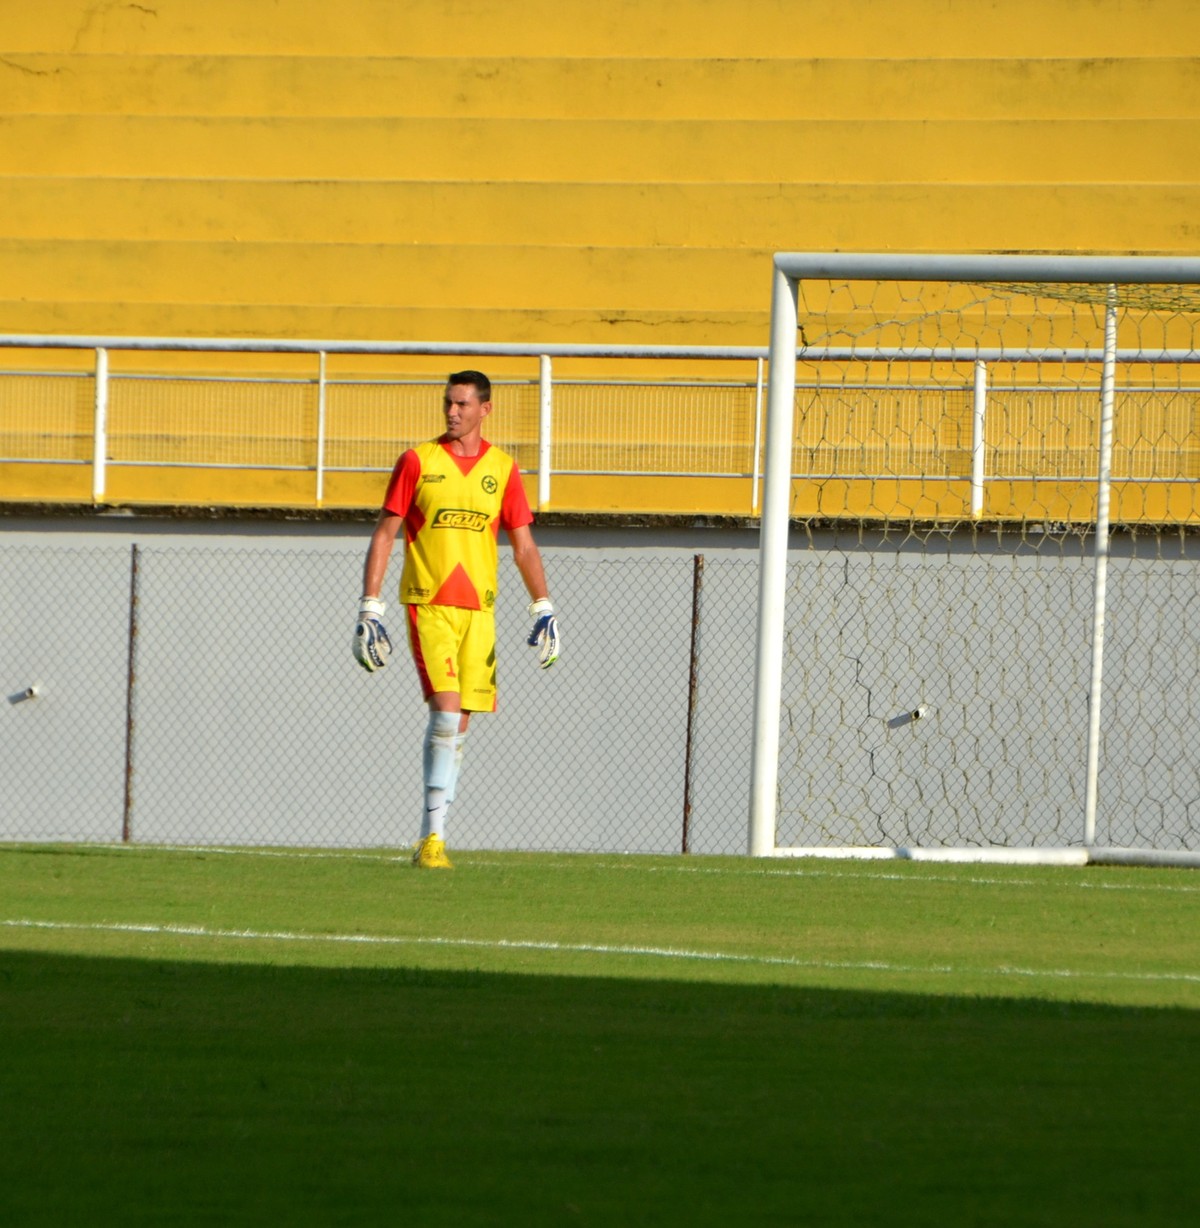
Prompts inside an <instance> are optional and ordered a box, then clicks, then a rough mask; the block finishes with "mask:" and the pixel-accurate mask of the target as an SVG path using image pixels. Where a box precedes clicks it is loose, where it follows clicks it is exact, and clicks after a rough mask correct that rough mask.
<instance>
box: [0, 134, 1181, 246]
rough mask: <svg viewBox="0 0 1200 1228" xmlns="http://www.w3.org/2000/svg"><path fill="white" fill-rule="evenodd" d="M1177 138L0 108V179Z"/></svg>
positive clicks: (905, 166) (893, 159)
mask: <svg viewBox="0 0 1200 1228" xmlns="http://www.w3.org/2000/svg"><path fill="white" fill-rule="evenodd" d="M1189 148H1190V149H1196V148H1200V116H1198V117H1196V118H1192V119H1175V120H1171V119H1165V120H1145V119H1128V120H1061V121H1047V120H957V119H955V120H922V121H915V120H881V121H877V122H868V121H866V120H852V121H834V120H825V121H821V120H809V121H795V120H787V121H782V120H780V121H761V120H754V121H749V120H746V121H739V120H726V121H720V120H680V121H673V122H664V121H660V120H638V121H634V120H575V121H572V120H550V119H528V120H519V119H467V120H462V119H460V120H453V119H394V120H384V119H358V120H351V119H329V118H322V119H268V118H194V117H172V116H117V115H105V116H95V115H53V116H40V115H28V116H0V166H2V167H4V169H5V177H6V178H11V177H20V176H46V177H50V176H73V177H77V178H79V179H81V180H86V181H89V182H91V181H95V180H98V179H105V178H111V179H130V178H145V179H147V180H172V179H193V180H196V181H197V182H198V184H199V186H200V187H201V188H202V189H205V190H206V192H207V194H208V195H210V196H213V197H217V196H218V193H217V190H216V186H215V185H213V187H212V189H211V190H208V184H209V183H210V182H211V181H213V180H239V179H251V180H280V181H295V182H296V185H297V187H298V188H303V187H304V186H306V185H308V184H311V183H313V182H314V181H323V180H343V181H360V182H362V183H370V182H371V181H380V182H383V183H387V184H388V185H389V188H388V190H389V191H390V190H391V185H394V184H395V183H397V182H399V181H405V182H407V183H410V184H414V185H415V190H417V191H424V190H425V188H426V183H427V182H429V181H433V182H436V181H456V182H463V183H468V184H488V183H490V182H493V181H495V180H496V179H497V178H498V177H500V178H502V180H503V182H504V183H505V184H506V185H514V186H516V187H517V188H518V190H521V185H522V184H525V183H539V184H556V183H561V184H563V185H565V186H566V187H567V188H568V190H569V189H570V188H572V187H573V186H574V185H578V184H613V183H616V184H637V185H642V184H645V185H647V186H648V188H649V190H650V191H653V190H654V189H655V186H656V185H658V184H663V183H670V184H697V183H713V184H764V183H767V184H792V183H848V184H856V183H924V182H928V183H994V182H1009V183H1104V182H1108V181H1110V180H1112V179H1113V178H1119V179H1120V180H1121V181H1123V182H1137V181H1143V182H1166V183H1169V182H1172V181H1174V180H1175V179H1176V178H1177V177H1178V175H1179V174H1180V172H1181V171H1185V170H1186V164H1185V163H1182V162H1181V159H1180V151H1181V150H1184V149H1189ZM1100 150H1103V156H1098V151H1100ZM498 172H502V175H498ZM165 190H168V191H182V192H186V191H187V189H186V188H169V189H165ZM229 190H230V185H229V184H223V185H221V192H227V191H229ZM447 203H449V202H447ZM383 204H384V202H382V201H381V202H380V205H383ZM375 207H378V206H375ZM565 207H567V208H570V204H567V205H566V206H565ZM384 208H385V211H386V206H384ZM88 212H89V213H91V212H93V210H91V209H89V210H88ZM3 226H4V215H3V212H2V211H0V229H2V228H3Z"/></svg>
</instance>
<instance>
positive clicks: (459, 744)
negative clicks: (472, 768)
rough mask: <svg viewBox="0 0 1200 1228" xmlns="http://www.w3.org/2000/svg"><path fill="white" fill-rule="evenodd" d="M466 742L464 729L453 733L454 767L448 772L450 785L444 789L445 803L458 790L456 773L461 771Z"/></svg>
mask: <svg viewBox="0 0 1200 1228" xmlns="http://www.w3.org/2000/svg"><path fill="white" fill-rule="evenodd" d="M466 743H467V734H466V731H465V730H464V731H463V732H461V733H456V734H455V735H454V769H453V771H452V772H451V773H450V786H449V788H448V789H447V790H446V805H449V804H450V803H451V802H452V801H454V796H455V794H456V793H457V792H458V774H459V772H461V771H462V762H463V750H464V749H465V747H466Z"/></svg>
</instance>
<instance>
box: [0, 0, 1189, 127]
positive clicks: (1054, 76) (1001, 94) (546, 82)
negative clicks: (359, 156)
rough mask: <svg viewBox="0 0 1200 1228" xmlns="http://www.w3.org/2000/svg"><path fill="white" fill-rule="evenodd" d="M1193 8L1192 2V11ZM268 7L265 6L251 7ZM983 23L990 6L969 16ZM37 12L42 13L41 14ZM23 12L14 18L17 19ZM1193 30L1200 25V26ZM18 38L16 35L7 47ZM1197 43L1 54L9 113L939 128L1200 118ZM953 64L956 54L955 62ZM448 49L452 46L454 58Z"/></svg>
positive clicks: (2, 107) (0, 105) (2, 99)
mask: <svg viewBox="0 0 1200 1228" xmlns="http://www.w3.org/2000/svg"><path fill="white" fill-rule="evenodd" d="M1187 3H1188V5H1191V4H1192V0H1187ZM251 7H252V6H251ZM969 7H970V8H971V10H972V11H974V9H975V8H976V7H977V6H974V5H972V6H969ZM35 11H36V10H35ZM8 16H9V14H6V20H7V18H8ZM1193 24H1195V18H1194V15H1193ZM3 33H4V31H3V30H2V29H0V38H2V36H3ZM1185 44H1186V40H1181V41H1180V43H1179V44H1177V45H1172V46H1169V47H1165V48H1164V49H1163V50H1162V52H1161V54H1159V55H1157V56H1155V57H1150V58H1143V57H1139V56H1138V55H1137V53H1136V51H1134V50H1129V51H1125V50H1124V49H1115V50H1112V51H1111V52H1110V53H1109V54H1108V56H1106V58H1100V59H1097V58H1088V54H1087V53H1086V52H1085V51H1083V50H1082V49H1081V48H1079V47H1078V46H1077V44H1076V42H1075V40H1074V39H1073V38H1072V39H1064V40H1062V41H1059V42H1055V41H1053V40H1051V39H1049V38H1047V39H1045V40H1043V41H1042V42H1041V44H1040V45H1039V47H1038V49H1037V51H1036V53H1034V54H1032V56H1031V58H1028V59H1022V58H1005V57H1004V56H1003V55H1002V54H1001V53H1000V52H999V51H997V50H995V49H994V48H991V47H986V46H982V45H981V46H980V47H978V48H976V49H975V53H974V54H967V55H962V56H958V57H953V56H948V55H945V56H943V55H937V54H936V53H935V47H934V46H933V45H931V44H929V43H928V42H927V43H926V45H925V46H923V47H922V48H921V49H920V50H918V51H916V52H914V53H913V56H912V58H886V57H885V58H882V59H876V58H872V57H871V56H870V55H869V53H868V52H867V51H865V50H863V49H853V48H849V45H847V46H846V47H843V51H847V50H853V51H854V52H855V53H854V54H850V55H847V56H843V57H839V58H814V55H815V53H814V51H813V50H811V49H809V50H806V51H805V52H803V53H802V54H800V55H798V56H797V57H795V58H782V59H761V58H753V59H747V58H738V57H737V56H736V54H735V53H734V52H733V51H732V50H730V51H728V52H726V53H724V54H721V55H720V56H719V57H718V58H709V59H703V58H702V59H691V60H689V59H663V58H661V57H660V56H656V55H651V56H650V57H648V58H644V57H643V56H635V57H632V58H627V59H626V58H621V57H619V56H613V55H611V54H610V55H607V56H600V57H598V58H585V59H580V58H576V57H555V58H548V59H540V58H536V57H533V56H531V55H528V54H526V55H524V56H520V57H514V58H511V59H495V58H485V59H467V60H463V59H461V58H457V57H455V58H432V59H421V58H417V57H414V56H413V55H412V54H411V53H410V52H401V53H400V54H399V55H398V56H397V57H396V58H388V57H385V56H383V54H382V53H379V54H375V55H370V56H367V57H364V58H355V57H351V56H339V55H337V54H335V53H334V52H333V51H332V50H331V49H326V50H325V51H324V54H321V55H312V54H298V55H295V56H289V55H286V54H282V53H281V54H277V55H254V54H248V53H241V54H236V55H234V54H230V55H228V56H223V55H219V54H213V55H198V54H196V53H195V49H194V48H187V49H181V51H180V54H178V55H165V56H164V55H153V54H145V53H142V54H130V53H125V54H112V55H88V54H70V53H67V52H64V51H58V52H54V53H41V54H38V53H29V52H22V51H19V50H15V49H12V48H7V49H0V113H4V114H9V115H53V114H67V115H82V114H97V115H104V114H110V115H154V116H167V115H179V116H195V117H203V116H232V117H239V118H240V117H243V116H248V117H255V116H259V117H295V118H300V117H354V118H364V119H365V118H385V119H394V118H405V117H426V118H444V117H450V118H464V119H465V118H472V117H475V118H483V119H505V118H513V119H536V118H556V119H634V120H645V121H663V120H670V119H710V120H737V119H754V120H795V119H802V120H818V119H834V120H870V121H873V122H874V121H880V120H932V119H1024V120H1036V119H1050V118H1053V119H1111V118H1123V119H1137V118H1152V119H1172V118H1178V119H1188V118H1197V117H1200V88H1198V87H1197V70H1196V54H1200V48H1194V53H1193V54H1191V55H1189V54H1188V53H1187V49H1186V45H1185ZM941 50H942V51H943V52H945V50H946V49H945V48H941ZM443 51H444V48H443Z"/></svg>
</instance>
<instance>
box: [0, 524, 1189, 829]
mask: <svg viewBox="0 0 1200 1228" xmlns="http://www.w3.org/2000/svg"><path fill="white" fill-rule="evenodd" d="M643 540H644V539H643ZM364 543H365V537H364ZM796 544H797V546H798V548H797V549H794V550H793V551H792V553H791V556H790V561H789V591H788V603H787V604H788V612H787V652H786V665H785V675H784V687H783V707H784V729H785V738H784V746H783V754H782V757H781V759H782V762H781V771H780V784H779V797H780V808H779V814H780V842H781V843H789V844H797V845H805V846H817V845H822V844H830V845H845V844H849V843H853V844H883V845H902V846H917V845H925V846H937V845H942V846H954V845H1008V846H1014V847H1024V846H1037V845H1069V844H1079V843H1080V842H1081V839H1082V814H1083V804H1084V802H1083V788H1084V782H1083V777H1084V761H1085V750H1086V739H1087V716H1088V714H1087V694H1088V669H1089V630H1090V620H1091V601H1092V580H1093V564H1092V559H1091V551H1090V543H1089V541H1088V540H1087V538H1085V537H1081V536H1078V535H1076V534H1073V533H1059V534H1057V535H1055V534H1041V535H1035V534H1033V533H1031V532H1030V531H1028V530H1027V531H1025V532H1023V533H1014V534H1012V535H1004V534H1001V535H995V534H993V535H991V536H986V535H977V534H974V533H971V532H969V531H963V532H961V533H956V534H954V533H946V534H941V533H928V534H925V535H919V536H918V535H914V534H912V533H909V534H900V535H899V536H891V537H889V536H888V535H886V534H882V535H878V536H875V537H871V536H870V535H868V534H866V533H853V534H851V533H846V532H842V533H840V534H835V533H832V532H831V533H828V534H824V533H815V534H814V535H813V536H812V537H811V538H809V540H808V541H807V542H798V543H796ZM363 548H364V546H363V544H356V545H354V546H350V545H347V544H346V543H345V542H344V541H341V542H337V543H322V542H316V543H311V542H305V543H304V544H302V545H296V544H293V543H291V542H287V543H283V542H275V543H268V544H263V543H261V542H257V543H255V544H252V545H245V544H242V543H239V542H238V541H237V540H236V539H233V538H223V539H219V540H212V541H205V542H203V543H201V544H196V545H193V544H186V543H185V544H174V543H171V544H168V543H164V542H161V541H155V540H154V539H153V538H150V539H147V540H144V541H138V542H135V543H132V544H131V543H129V542H122V543H121V544H108V542H106V541H100V542H99V544H89V545H87V546H86V547H84V546H74V545H64V544H47V545H40V544H36V543H33V542H32V541H30V540H28V538H25V539H23V540H20V541H14V540H13V539H11V538H10V539H9V541H7V542H0V619H2V640H3V663H2V667H3V680H2V682H3V687H4V691H3V694H4V697H5V698H6V700H7V702H6V703H4V704H3V705H2V707H0V717H2V719H3V720H4V721H5V729H4V733H3V736H2V737H0V773H2V777H3V780H4V790H3V793H2V795H0V838H2V839H5V840H94V841H117V840H121V839H127V840H132V841H142V842H153V843H172V844H206V843H213V844H243V843H247V844H250V843H252V844H281V845H283V844H287V845H330V846H332V845H343V846H403V845H406V844H408V843H410V842H411V841H412V839H413V838H414V836H415V834H416V830H417V824H418V822H419V816H420V806H421V801H422V798H421V775H420V771H421V768H420V760H421V755H420V744H421V737H422V733H423V729H424V724H425V709H424V707H423V705H422V703H421V701H420V695H419V691H418V688H417V684H416V680H415V677H414V674H413V671H412V669H411V667H410V666H409V665H408V663H407V661H406V660H405V659H404V653H403V647H402V641H403V637H402V635H398V636H397V637H396V638H397V642H398V646H399V647H400V648H401V652H400V653H399V654H398V657H397V661H396V663H395V665H394V666H393V667H392V668H391V669H389V670H387V671H385V672H384V673H382V674H376V675H367V674H365V673H363V672H362V671H361V670H360V669H359V668H358V667H357V666H356V665H355V663H354V661H353V659H352V656H351V652H350V636H351V630H352V624H353V614H354V609H355V600H356V597H357V593H358V585H359V578H360V575H361V566H362V554H363ZM1197 549H1198V547H1197V540H1196V538H1195V537H1193V536H1190V535H1186V534H1183V533H1175V534H1154V533H1147V534H1141V535H1119V536H1117V537H1116V538H1115V539H1114V541H1113V546H1112V557H1111V570H1110V581H1109V602H1108V607H1109V608H1108V626H1109V635H1108V641H1107V643H1108V648H1107V658H1106V661H1107V673H1106V678H1105V688H1104V705H1103V733H1104V738H1103V754H1102V759H1101V779H1100V824H1099V827H1098V831H1097V838H1098V842H1100V843H1106V844H1114V845H1131V844H1136V845H1140V846H1144V847H1154V848H1163V849H1195V848H1197V847H1200V821H1198V818H1197V813H1196V812H1197V808H1198V807H1200V749H1198V747H1200V739H1198V738H1197V736H1196V733H1197V720H1196V715H1195V714H1196V712H1197V708H1198V702H1200V587H1198V584H1197V570H1196V564H1197V558H1196V556H1197ZM543 552H544V554H545V556H546V561H547V568H548V571H549V573H550V577H551V584H552V591H553V593H554V596H555V602H556V605H557V607H558V609H559V611H560V614H561V623H562V631H563V638H564V650H563V655H562V657H561V659H560V661H559V662H558V664H556V665H555V667H554V668H553V669H552V670H549V671H545V672H542V671H539V670H538V669H537V668H536V667H535V664H534V660H533V652H532V650H531V649H528V648H526V647H525V645H524V643H523V640H524V635H525V633H526V632H527V629H528V628H527V626H526V618H525V602H524V597H523V590H522V586H521V583H520V579H519V577H518V576H517V574H516V572H515V569H514V568H513V567H512V564H511V561H510V560H509V557H508V555H507V554H506V553H503V552H502V568H503V570H502V579H501V598H500V602H499V604H498V607H497V632H498V641H499V651H500V703H499V712H498V714H497V715H495V716H483V717H479V718H477V719H476V720H475V721H474V722H473V723H472V726H471V732H470V735H469V740H468V743H467V755H466V761H465V766H464V769H463V777H462V782H461V785H460V789H459V797H458V800H457V801H456V803H455V806H454V808H453V810H452V813H451V817H450V827H449V830H448V839H449V843H450V844H451V846H452V847H458V848H520V849H555V850H580V851H585V850H590V851H635V852H660V853H661V852H675V851H680V850H682V849H684V848H687V849H689V850H691V851H694V852H698V853H736V852H741V851H743V850H744V849H745V847H746V824H747V806H748V794H749V781H750V755H751V742H752V722H753V685H754V684H753V675H754V658H755V643H754V640H755V605H756V601H757V583H758V561H757V558H756V556H755V554H754V553H753V552H751V551H746V550H732V551H731V550H719V549H718V550H716V551H712V552H698V553H697V554H692V553H689V552H687V551H684V550H679V549H674V550H657V549H654V548H651V547H641V548H638V546H637V545H636V543H635V542H633V541H632V539H631V545H630V547H629V548H614V547H604V548H584V547H581V548H574V547H570V548H568V547H551V548H549V549H547V548H545V547H544V548H543ZM395 580H396V575H395V574H393V575H392V576H390V577H389V580H388V584H387V590H393V591H394V586H395ZM387 590H385V591H387ZM391 613H393V614H394V613H395V607H393V609H392V611H391ZM392 621H393V624H394V626H395V629H396V631H397V632H399V631H400V624H399V622H398V621H397V620H395V619H393V620H392Z"/></svg>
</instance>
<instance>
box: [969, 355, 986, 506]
mask: <svg viewBox="0 0 1200 1228" xmlns="http://www.w3.org/2000/svg"><path fill="white" fill-rule="evenodd" d="M986 420H987V363H985V362H977V363H976V364H975V384H974V391H973V394H972V398H971V516H972V518H973V519H975V520H978V519H979V517H980V516H982V515H983V462H984V450H983V441H984V427H985V425H986Z"/></svg>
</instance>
